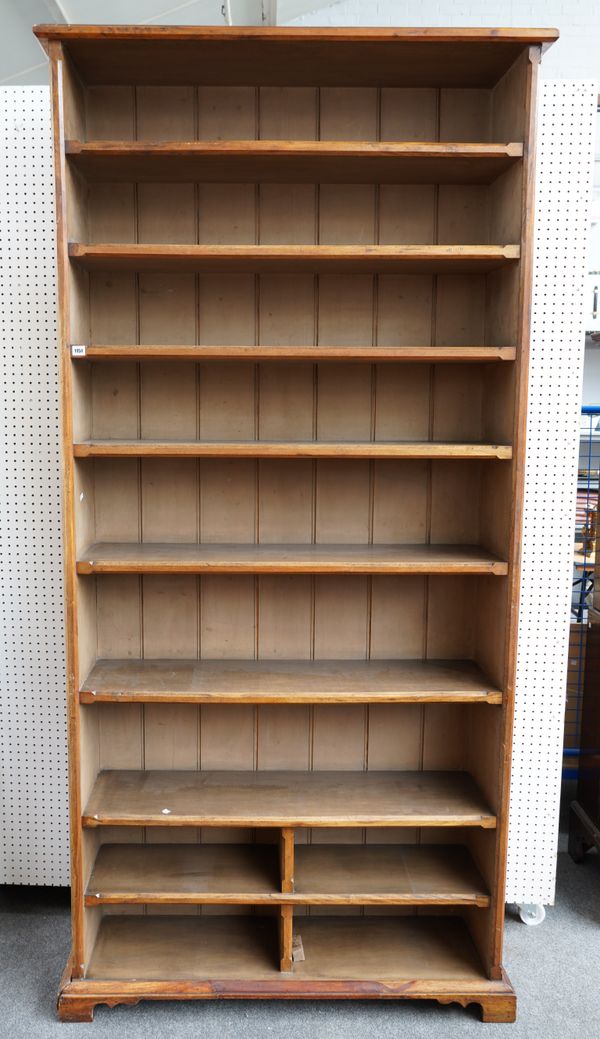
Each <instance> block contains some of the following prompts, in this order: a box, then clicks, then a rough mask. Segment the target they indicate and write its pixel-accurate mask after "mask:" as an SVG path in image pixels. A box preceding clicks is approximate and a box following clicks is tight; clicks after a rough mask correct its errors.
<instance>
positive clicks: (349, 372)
mask: <svg viewBox="0 0 600 1039" xmlns="http://www.w3.org/2000/svg"><path fill="white" fill-rule="evenodd" d="M372 377H373V373H372V371H371V369H370V368H368V367H367V366H366V365H362V364H348V365H345V366H344V369H343V371H340V369H339V368H337V367H336V366H335V365H332V364H320V365H319V370H318V391H317V393H318V396H317V439H319V440H355V439H356V438H357V437H360V439H362V440H369V439H371V431H372V428H373V419H372V395H373V394H372Z"/></svg>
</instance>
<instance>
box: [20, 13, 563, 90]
mask: <svg viewBox="0 0 600 1039" xmlns="http://www.w3.org/2000/svg"><path fill="white" fill-rule="evenodd" d="M34 31H35V34H36V36H37V37H38V38H39V40H40V41H41V42H42V44H43V45H44V46H46V47H47V46H48V43H49V42H50V41H52V40H62V41H64V42H65V43H66V44H67V46H68V53H69V55H70V57H71V60H72V61H73V62H74V65H75V68H76V69H77V70H78V71H79V73H80V75H81V76H82V77H83V78H84V82H85V83H86V84H90V85H91V84H108V85H111V86H112V85H114V84H115V83H120V84H132V85H133V84H140V83H141V84H147V85H152V84H156V85H161V86H163V85H164V86H167V85H174V84H181V85H185V86H187V85H189V84H190V83H198V82H199V81H200V82H202V83H203V84H222V85H239V86H247V85H248V84H258V85H271V86H308V85H310V86H327V85H329V86H334V87H340V86H378V87H379V86H396V87H410V86H412V87H417V86H422V87H432V86H437V87H442V86H446V87H448V86H453V87H491V86H494V85H495V84H496V83H497V82H498V80H499V79H501V78H502V76H503V75H504V74H505V73H506V72H507V71H508V70H509V69H510V67H511V65H512V64H513V62H515V61H516V60H517V59H518V58H519V56H520V55H521V54H522V52H523V49H524V47H527V46H530V45H533V44H550V43H552V42H553V41H554V40H556V39H557V38H558V32H557V30H556V29H518V28H515V29H513V28H494V29H483V28H481V29H480V28H466V29H465V28H427V29H419V28H412V27H409V28H393V29H384V28H351V29H346V28H344V29H335V28H334V29H331V28H318V29H314V28H310V29H303V28H301V29H298V28H296V27H294V28H291V29H289V28H285V27H279V26H277V27H273V28H271V27H269V28H266V29H265V28H260V29H259V28H253V27H250V28H249V27H248V26H243V27H235V28H232V27H230V26H227V27H226V28H225V27H224V28H221V27H217V26H215V27H213V26H208V27H207V26H202V27H198V26H162V25H161V26H141V25H135V26H133V25H123V26H110V27H107V26H102V25H38V26H36V27H35V30H34Z"/></svg>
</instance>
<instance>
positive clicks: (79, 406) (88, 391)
mask: <svg viewBox="0 0 600 1039" xmlns="http://www.w3.org/2000/svg"><path fill="white" fill-rule="evenodd" d="M93 367H94V366H93V365H91V364H83V365H73V370H72V375H73V439H74V440H85V439H86V438H87V437H91V435H92V371H93Z"/></svg>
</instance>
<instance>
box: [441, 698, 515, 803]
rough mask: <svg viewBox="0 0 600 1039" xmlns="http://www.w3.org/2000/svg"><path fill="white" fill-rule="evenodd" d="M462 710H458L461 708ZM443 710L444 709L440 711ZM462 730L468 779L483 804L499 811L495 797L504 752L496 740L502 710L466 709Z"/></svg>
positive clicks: (498, 791)
mask: <svg viewBox="0 0 600 1039" xmlns="http://www.w3.org/2000/svg"><path fill="white" fill-rule="evenodd" d="M461 709H462V708H461ZM441 710H445V708H441ZM465 710H466V711H467V712H468V723H467V726H466V727H465V736H464V738H465V741H466V759H467V767H468V769H469V773H470V775H472V776H473V778H474V780H475V782H476V783H477V785H478V788H479V789H480V790H481V791H482V792H483V794H484V796H485V798H486V800H487V803H488V804H489V805H490V806H491V807H492V808H493V809H494V810H495V811H497V812H499V811H500V807H499V803H498V802H499V796H500V789H501V787H500V784H501V769H502V766H503V761H502V758H503V753H504V748H503V746H502V742H501V739H500V734H501V732H502V721H503V719H502V710H501V709H500V708H497V707H489V708H488V707H486V708H485V710H483V711H477V710H475V709H472V708H470V707H468V708H465Z"/></svg>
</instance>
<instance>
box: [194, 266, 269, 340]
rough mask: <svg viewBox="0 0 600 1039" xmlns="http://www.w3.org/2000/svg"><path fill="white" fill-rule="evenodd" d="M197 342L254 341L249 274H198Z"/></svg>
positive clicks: (253, 311) (253, 317) (252, 291)
mask: <svg viewBox="0 0 600 1039" xmlns="http://www.w3.org/2000/svg"><path fill="white" fill-rule="evenodd" d="M198 311H199V336H200V338H199V342H200V343H214V344H216V345H218V346H226V345H227V344H232V343H235V344H237V343H240V344H242V345H246V344H253V343H254V341H255V331H256V328H255V323H256V311H255V280H254V278H253V277H252V275H243V274H242V275H240V274H225V275H210V274H204V275H200V276H199V278H198Z"/></svg>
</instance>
